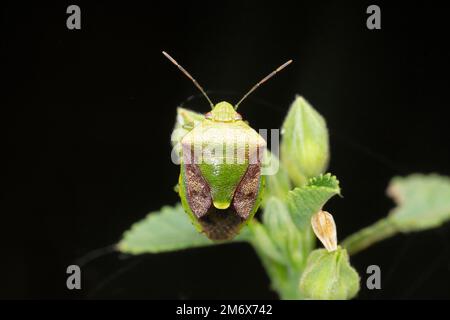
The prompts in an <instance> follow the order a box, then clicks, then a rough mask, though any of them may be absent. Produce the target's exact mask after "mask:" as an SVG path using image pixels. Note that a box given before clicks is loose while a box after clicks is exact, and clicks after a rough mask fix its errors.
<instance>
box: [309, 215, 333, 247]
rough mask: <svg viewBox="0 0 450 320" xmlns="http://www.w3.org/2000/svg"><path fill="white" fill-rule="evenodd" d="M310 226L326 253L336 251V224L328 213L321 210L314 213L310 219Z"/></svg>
mask: <svg viewBox="0 0 450 320" xmlns="http://www.w3.org/2000/svg"><path fill="white" fill-rule="evenodd" d="M311 226H312V228H313V231H314V233H315V234H316V236H317V238H319V240H320V242H322V244H323V245H324V247H325V249H327V250H328V252H331V251H335V250H336V249H337V236H336V224H335V223H334V219H333V216H332V215H331V214H330V213H328V212H326V211H322V210H320V211H319V212H317V213H315V214H314V215H313V216H312V217H311Z"/></svg>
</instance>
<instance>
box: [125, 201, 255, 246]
mask: <svg viewBox="0 0 450 320" xmlns="http://www.w3.org/2000/svg"><path fill="white" fill-rule="evenodd" d="M246 229H247V228H244V230H243V232H242V233H241V234H240V235H239V236H238V237H236V238H235V239H234V240H233V241H245V240H246V237H248V235H249V231H248V230H246ZM213 244H219V242H213V241H211V240H209V239H208V238H207V237H206V236H204V235H203V234H201V233H199V232H198V231H197V230H196V229H195V227H194V226H193V225H192V223H191V221H190V220H189V217H188V216H187V215H186V213H185V212H184V210H183V208H182V207H181V204H177V205H176V206H174V207H172V206H165V207H162V208H161V210H160V211H159V212H151V213H149V214H148V215H147V217H145V218H144V219H143V220H141V221H139V222H137V223H135V224H134V225H133V226H132V227H131V228H130V229H129V230H128V231H126V232H125V233H124V235H123V238H122V240H121V241H120V242H119V244H118V245H117V248H118V250H119V251H121V252H124V253H130V254H142V253H159V252H167V251H175V250H182V249H188V248H195V247H203V246H208V245H213Z"/></svg>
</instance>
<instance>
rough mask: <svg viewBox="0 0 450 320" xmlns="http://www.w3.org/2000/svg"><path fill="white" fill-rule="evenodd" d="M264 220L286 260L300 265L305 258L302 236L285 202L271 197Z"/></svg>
mask: <svg viewBox="0 0 450 320" xmlns="http://www.w3.org/2000/svg"><path fill="white" fill-rule="evenodd" d="M262 220H263V223H264V226H265V227H266V229H267V231H268V234H269V236H270V238H271V239H272V241H273V243H274V245H275V246H276V247H277V249H278V250H279V251H280V252H281V253H282V254H283V256H284V257H285V259H287V260H288V261H290V262H291V263H293V264H295V265H299V264H300V263H301V261H302V258H303V256H302V251H301V240H302V239H301V234H300V232H299V231H298V229H297V228H296V227H295V224H294V223H293V221H292V218H291V215H290V213H289V210H288V207H287V205H286V204H285V202H284V201H282V200H280V199H278V198H276V197H270V198H269V199H268V200H267V202H266V206H265V207H264V213H263V216H262Z"/></svg>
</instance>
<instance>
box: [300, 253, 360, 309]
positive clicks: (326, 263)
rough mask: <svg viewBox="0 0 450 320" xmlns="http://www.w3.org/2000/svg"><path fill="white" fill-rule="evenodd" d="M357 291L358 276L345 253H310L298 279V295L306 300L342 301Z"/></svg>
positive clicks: (351, 296)
mask: <svg viewBox="0 0 450 320" xmlns="http://www.w3.org/2000/svg"><path fill="white" fill-rule="evenodd" d="M358 291H359V275H358V273H357V272H356V271H355V269H353V267H352V266H351V265H350V262H349V258H348V254H347V251H346V250H345V249H342V248H341V247H338V248H337V250H335V251H333V252H327V251H326V250H324V249H318V250H314V251H313V252H311V254H310V255H309V257H308V261H307V263H306V268H305V270H304V271H303V274H302V277H301V279H300V293H301V295H302V296H303V297H304V298H307V299H320V300H343V299H351V298H353V297H354V296H355V295H356V294H357V293H358Z"/></svg>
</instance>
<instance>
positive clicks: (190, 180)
mask: <svg viewBox="0 0 450 320" xmlns="http://www.w3.org/2000/svg"><path fill="white" fill-rule="evenodd" d="M184 168H185V175H186V177H185V181H186V193H187V201H188V203H189V207H190V208H191V210H192V212H193V213H194V214H195V216H196V217H197V218H201V217H203V216H204V215H205V214H206V213H207V212H208V209H209V208H210V207H211V205H212V198H211V190H210V188H209V186H208V183H207V182H206V180H205V178H203V176H202V174H201V172H200V169H199V168H198V166H197V165H196V164H185V165H184Z"/></svg>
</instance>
